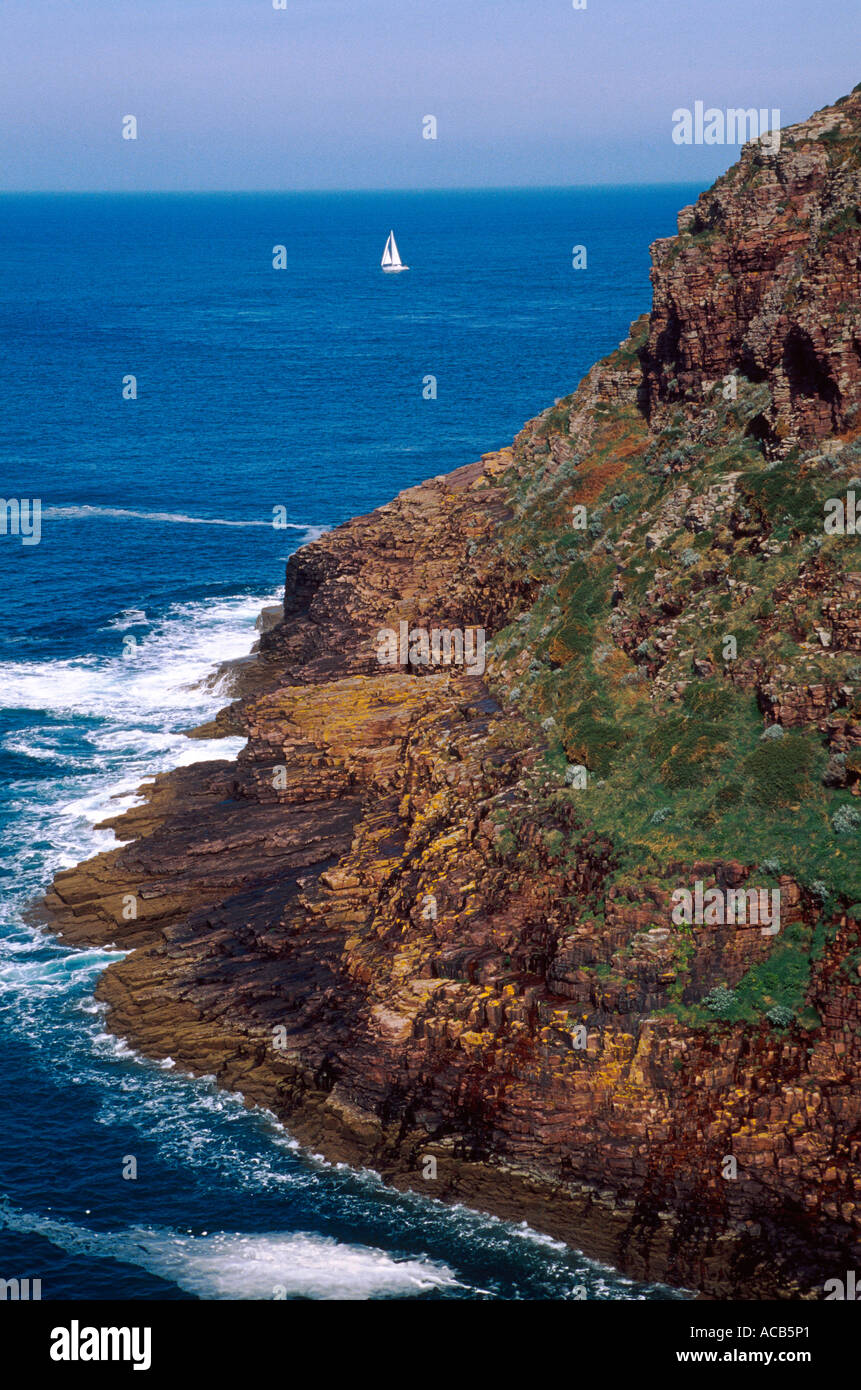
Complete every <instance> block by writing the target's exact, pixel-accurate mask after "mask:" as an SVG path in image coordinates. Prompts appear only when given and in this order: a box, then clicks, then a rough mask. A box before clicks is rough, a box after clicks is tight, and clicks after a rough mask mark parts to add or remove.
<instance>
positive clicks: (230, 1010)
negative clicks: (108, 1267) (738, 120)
mask: <svg viewBox="0 0 861 1390" xmlns="http://www.w3.org/2000/svg"><path fill="white" fill-rule="evenodd" d="M859 148H861V95H859V94H857V93H856V94H855V95H853V96H852V97H851V98H849V99H846V100H845V101H844V102H843V103H841V104H838V106H837V107H835V108H833V109H832V110H830V111H828V112H823V113H819V114H818V115H817V116H816V117H814V118H813V119H812V121H811V122H808V123H805V125H803V126H798V127H795V128H794V129H793V131H792V132H789V133H788V134H787V135H785V136H784V144H783V148H782V151H781V154H780V155H779V156H777V157H776V158H775V159H774V162H773V163H766V164H763V163H762V161H763V160H764V159H766V158H767V157H766V156H764V155H757V154H756V152H755V151H754V150H750V149H748V150H746V151H745V153H744V155H743V157H742V160H741V162H740V164H739V165H738V166H736V168H735V169H733V170H731V171H730V173H729V174H728V175H726V176H725V177H724V179H722V180H720V181H719V182H718V184H717V185H716V186H715V189H713V190H711V191H710V192H709V193H707V194H704V195H703V196H702V198H701V199H700V200H699V202H698V204H697V207H696V210H695V212H694V213H690V212H686V213H685V214H683V215H682V225H683V230H682V232H681V233H680V236H679V238H677V239H675V240H674V241H672V242H659V243H657V244H656V247H655V248H654V249H653V255H654V261H655V271H654V276H653V278H654V283H655V305H654V309H653V312H652V315H651V316H650V317H649V318H648V319H646V318H644V319H642V320H640V321H638V323H636V324H635V325H633V326H632V335H631V337H630V338H629V340H628V341H627V342H626V343H625V344H623V346H622V348H621V349H620V350H619V351H618V352H616V353H614V354H613V355H612V356H611V357H610V358H608V359H607V360H606V361H604V362H602V363H599V364H598V365H597V366H596V367H595V368H593V369H592V371H591V372H590V373H589V375H588V376H587V377H586V378H585V379H584V381H583V382H582V383H581V385H580V387H579V388H578V390H577V392H575V393H574V395H573V396H571V397H569V398H567V399H566V400H564V401H561V402H559V403H557V405H556V406H554V407H553V409H552V410H549V411H547V412H545V413H544V414H543V415H542V416H540V417H539V418H538V419H537V420H536V421H533V422H531V424H530V425H528V426H527V427H526V428H525V429H524V430H523V431H522V432H521V434H520V435H519V436H518V438H517V439H516V441H515V442H514V445H513V446H512V448H511V449H507V450H503V451H501V452H500V453H498V454H492V455H487V456H485V457H484V458H483V459H482V460H481V462H480V463H477V464H474V465H471V466H470V467H468V468H464V469H460V470H458V472H457V473H454V474H452V475H450V476H449V477H447V478H444V479H435V480H433V481H432V482H429V483H426V484H423V485H422V486H421V487H418V488H413V489H411V490H410V491H408V492H406V493H403V494H402V495H401V496H400V497H399V498H397V499H396V500H395V501H394V502H393V503H390V504H389V505H388V506H386V507H383V508H381V509H380V510H379V511H377V512H375V513H373V514H372V515H371V516H369V517H363V518H359V519H358V520H356V521H353V522H350V523H349V524H347V525H346V526H343V527H340V528H338V529H337V530H336V531H334V532H332V533H330V534H329V535H326V536H324V537H322V538H321V539H320V540H319V541H316V542H314V543H313V544H311V545H309V546H307V547H306V548H305V549H304V550H302V551H301V552H299V553H298V554H297V555H295V556H293V557H292V558H291V560H290V562H289V565H288V569H287V584H286V594H285V612H284V619H283V621H282V622H281V623H280V624H279V625H278V626H276V627H275V628H273V629H272V630H270V631H268V632H266V633H265V634H264V636H263V638H262V639H261V650H260V653H259V656H258V659H257V661H256V662H255V663H254V665H253V667H251V668H248V669H247V670H244V672H243V675H242V680H243V698H242V699H241V700H240V701H239V702H238V703H237V704H235V705H234V706H232V707H231V709H230V710H228V711H226V712H225V713H224V715H222V716H220V717H219V720H218V721H217V723H218V724H219V725H220V726H221V727H222V728H224V729H228V728H231V729H237V728H241V729H243V730H245V731H246V732H247V735H248V742H247V746H246V748H245V749H244V750H243V752H242V754H241V755H240V756H239V758H238V760H237V762H236V763H209V764H198V765H196V766H193V767H191V768H186V769H181V770H180V771H178V772H175V773H171V774H167V775H165V776H161V777H158V778H156V780H155V783H154V784H153V786H152V787H151V788H150V789H149V790H148V792H147V800H146V803H145V805H143V806H142V807H139V808H136V809H135V810H133V811H130V812H128V813H127V814H126V815H125V816H123V817H120V818H118V820H117V821H116V822H115V825H116V829H117V832H118V835H119V837H120V839H121V840H124V841H130V843H126V844H124V845H123V846H122V847H121V848H119V849H117V850H114V851H113V852H111V853H110V854H104V855H100V856H98V857H97V858H96V859H94V860H92V861H90V862H89V863H87V864H85V865H82V866H80V867H78V868H77V869H75V870H71V871H69V872H66V873H62V874H60V875H58V877H57V880H56V882H55V885H54V889H53V891H52V893H51V894H50V895H49V899H48V907H49V910H50V915H51V920H52V923H53V925H54V927H55V929H57V930H59V931H61V932H62V933H63V935H64V936H65V938H66V939H67V940H69V941H70V942H81V943H85V942H94V941H101V942H104V941H115V942H118V943H122V944H124V945H127V946H131V947H134V948H135V949H134V950H133V952H132V954H131V955H129V956H128V957H127V958H126V959H124V960H123V961H122V962H120V963H118V964H117V965H114V966H112V967H111V968H110V970H108V972H107V973H106V975H105V976H104V977H103V981H102V984H101V985H100V993H101V994H102V996H103V997H104V998H105V999H106V1000H107V1001H108V1003H109V1005H110V1014H109V1019H110V1023H111V1026H112V1027H113V1028H114V1029H115V1030H116V1031H118V1032H120V1033H122V1034H125V1035H127V1036H129V1037H131V1038H132V1039H133V1040H134V1041H135V1043H136V1044H137V1045H139V1046H140V1047H141V1048H143V1050H145V1051H146V1052H148V1053H150V1054H151V1055H154V1056H167V1055H170V1056H172V1057H173V1058H174V1059H175V1060H176V1061H177V1062H179V1063H181V1064H183V1065H184V1066H186V1067H188V1068H190V1069H192V1070H196V1071H200V1072H207V1073H214V1074H215V1075H216V1076H217V1077H218V1078H219V1080H220V1081H221V1082H222V1083H223V1084H224V1085H226V1086H229V1087H232V1088H235V1089H239V1090H241V1091H242V1092H243V1093H244V1094H245V1095H246V1096H247V1097H248V1098H249V1099H250V1100H253V1101H259V1102H262V1103H264V1104H266V1105H268V1106H270V1107H271V1108H272V1109H273V1110H274V1111H275V1112H276V1113H277V1114H279V1115H280V1116H282V1117H283V1118H284V1119H285V1120H286V1122H287V1123H288V1124H289V1126H290V1128H291V1129H292V1131H293V1132H294V1133H295V1134H296V1135H297V1136H298V1137H300V1138H302V1139H304V1140H306V1141H308V1142H311V1143H313V1144H314V1145H316V1146H318V1147H319V1148H321V1149H322V1150H323V1151H324V1152H326V1153H327V1154H328V1155H330V1156H332V1157H336V1158H344V1159H348V1160H350V1161H354V1162H367V1163H370V1164H371V1165H372V1166H373V1167H375V1168H376V1169H377V1170H378V1171H380V1172H381V1173H382V1174H383V1175H384V1176H386V1177H388V1178H389V1179H390V1180H391V1181H392V1182H395V1183H398V1184H410V1185H412V1186H414V1187H416V1188H418V1189H419V1190H424V1191H426V1192H427V1193H428V1194H429V1195H432V1196H436V1197H450V1198H458V1199H461V1200H465V1201H468V1202H472V1203H474V1204H476V1205H481V1206H484V1207H486V1208H487V1209H489V1210H491V1211H494V1212H496V1213H498V1214H500V1215H502V1216H505V1217H511V1218H514V1219H517V1220H523V1219H526V1220H528V1221H530V1222H531V1223H533V1224H534V1225H536V1226H538V1227H539V1228H541V1229H543V1230H546V1231H548V1232H550V1233H552V1234H555V1235H558V1236H561V1237H562V1238H564V1239H567V1240H570V1241H572V1242H573V1243H575V1244H577V1245H579V1246H580V1247H581V1248H583V1249H584V1250H586V1251H587V1253H590V1254H593V1255H596V1256H598V1257H601V1258H604V1259H606V1260H608V1261H610V1262H611V1263H613V1264H615V1265H617V1266H621V1267H622V1268H624V1269H625V1270H627V1271H629V1272H630V1273H632V1274H634V1275H638V1276H645V1277H651V1278H659V1279H664V1280H670V1281H675V1282H678V1283H680V1284H685V1285H688V1286H691V1287H694V1288H697V1289H700V1290H702V1291H704V1292H706V1293H707V1294H711V1295H714V1296H774V1297H797V1296H804V1295H809V1296H818V1294H817V1290H821V1286H822V1283H823V1281H824V1279H826V1278H829V1277H834V1276H837V1277H842V1274H843V1272H844V1271H845V1270H846V1269H848V1268H852V1267H854V1265H855V1262H856V1261H857V1259H858V1254H859V1248H858V1234H859V1227H861V1172H859V1165H858V1159H859V1150H861V1123H859V1122H861V1097H859V1095H858V1091H857V1082H858V1075H859V1066H861V1001H859V962H861V936H859V927H858V916H859V907H858V903H859V900H861V882H859V877H858V853H857V849H858V827H859V825H861V813H859V811H858V807H859V804H861V803H859V800H858V795H859V786H861V783H859V776H861V720H859V708H858V706H859V695H858V692H859V688H861V621H859V611H858V598H859V592H861V576H859V572H858V571H859V565H858V559H857V550H856V549H855V546H856V545H857V543H858V542H857V538H856V537H855V536H854V534H852V533H847V532H844V533H842V534H841V533H839V532H833V533H832V532H828V533H826V532H825V530H824V527H823V515H824V509H825V507H826V504H827V502H828V499H829V498H840V497H844V498H845V494H846V493H847V491H849V490H851V487H850V484H851V480H852V478H853V477H854V476H855V475H856V474H859V473H861V440H859V428H858V426H859V423H861V422H858V421H857V418H856V413H855V412H856V411H857V406H858V403H859V391H861V360H859V352H858V305H859V295H858V257H859V252H861V244H859V235H861V229H859V225H858V222H857V219H856V220H855V221H854V222H853V221H852V220H851V218H850V217H849V216H848V213H847V209H849V208H850V207H854V206H857V203H858V198H859V192H861V176H859ZM779 204H781V205H780V206H779ZM835 209H836V210H837V214H838V216H837V222H836V223H835V225H834V227H833V230H832V232H831V234H830V235H828V236H827V237H826V236H825V229H826V228H827V227H828V226H830V225H831V222H832V212H834V210H835ZM844 214H846V215H844ZM838 224H839V225H838ZM802 340H803V343H802ZM799 343H802V347H801V348H799V353H800V356H798V355H794V354H795V347H794V346H792V345H793V344H799ZM808 343H809V346H808ZM788 344H789V345H790V346H787V345H788ZM811 354H812V356H811ZM799 361H800V362H802V363H803V364H807V365H806V366H805V367H804V370H803V371H800V369H798V363H799ZM814 363H815V367H814V365H812V364H814ZM731 373H732V374H734V376H735V388H734V391H728V392H725V391H724V389H723V385H724V383H723V377H724V376H725V375H727V374H731ZM713 380H718V381H719V389H717V390H714V389H711V390H710V389H709V388H708V383H709V382H710V381H713ZM829 383H831V384H829ZM814 388H815V389H814ZM402 622H405V623H406V624H407V642H408V645H411V643H410V636H411V634H417V633H418V632H419V631H420V630H422V629H424V630H427V631H428V632H432V630H433V629H438V630H439V629H445V630H446V631H448V632H449V633H451V632H452V631H453V630H458V631H460V632H463V633H464V634H465V633H466V632H467V630H469V629H471V628H475V627H479V628H482V629H486V630H487V632H488V633H493V640H492V642H491V644H490V647H489V650H488V653H487V670H486V671H485V672H484V673H483V675H482V674H481V673H480V672H479V665H480V663H478V662H476V663H474V664H473V668H472V669H473V673H472V674H470V673H469V671H468V669H467V667H466V666H465V665H464V664H459V663H458V662H457V661H456V660H455V662H454V663H453V664H448V665H445V664H441V663H440V662H439V661H434V660H433V659H431V661H430V662H429V663H428V664H421V663H420V664H418V665H411V664H409V663H408V664H407V665H406V666H404V665H402V664H394V665H386V664H381V662H380V660H379V656H378V653H379V651H380V646H379V642H378V636H379V633H380V631H381V630H386V629H388V630H390V631H391V632H392V633H393V634H397V635H398V641H400V633H401V623H402ZM729 638H731V639H732V641H728V640H727V639H729ZM415 640H416V642H417V643H418V638H417V637H416V638H415ZM419 650H420V648H419V646H418V645H417V646H416V651H419ZM455 651H456V649H455ZM698 884H699V885H700V886H699V888H697V885H698ZM742 888H744V889H755V890H756V892H757V895H759V893H760V891H762V892H763V893H766V894H767V895H772V896H770V898H769V901H770V902H771V903H772V906H773V905H774V903H775V902H777V903H779V916H778V922H777V927H776V929H774V930H772V926H773V923H774V920H775V919H774V913H773V911H772V916H771V918H770V919H769V923H768V925H766V924H764V923H763V922H762V921H755V922H751V921H749V920H748V921H745V922H744V923H741V924H738V925H736V924H735V923H730V924H722V923H721V922H720V921H718V920H715V918H714V915H712V916H711V917H709V916H706V917H705V919H704V920H693V921H684V920H682V921H679V920H678V913H677V912H675V913H674V904H677V903H678V901H679V899H678V894H679V891H680V890H682V889H688V890H689V891H690V892H691V895H692V901H694V900H695V899H696V895H697V893H699V895H700V896H699V899H698V900H699V901H701V900H702V897H703V895H704V894H706V893H708V892H709V890H717V891H718V896H720V895H722V894H725V893H726V892H728V891H729V890H731V889H736V890H739V889H742ZM775 893H779V898H777V899H775V898H774V897H773V894H775ZM125 895H132V898H133V900H134V902H135V904H136V917H135V918H134V919H133V920H126V918H127V917H128V908H127V903H128V898H127V897H126V896H125ZM721 900H723V899H721ZM124 907H125V912H124ZM430 1159H433V1160H434V1163H430V1162H429V1160H430Z"/></svg>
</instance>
